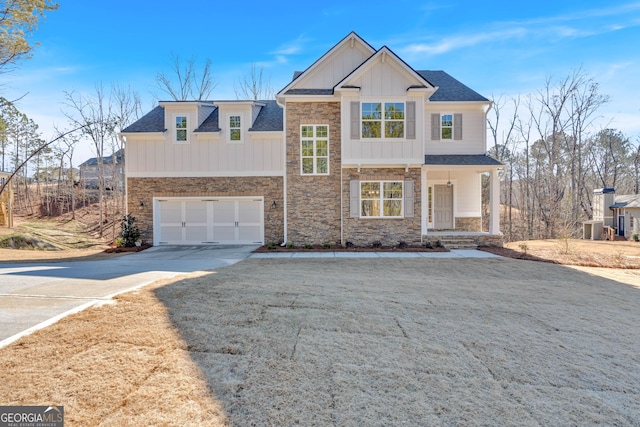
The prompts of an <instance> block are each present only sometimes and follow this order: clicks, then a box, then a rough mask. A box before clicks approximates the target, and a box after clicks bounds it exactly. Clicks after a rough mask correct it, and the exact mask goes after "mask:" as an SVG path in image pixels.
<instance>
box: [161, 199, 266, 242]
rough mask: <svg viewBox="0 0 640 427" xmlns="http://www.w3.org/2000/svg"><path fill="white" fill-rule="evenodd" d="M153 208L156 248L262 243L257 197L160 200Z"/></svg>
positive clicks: (261, 216)
mask: <svg viewBox="0 0 640 427" xmlns="http://www.w3.org/2000/svg"><path fill="white" fill-rule="evenodd" d="M154 207H155V210H154V212H155V214H154V223H155V226H154V230H155V231H154V234H155V236H156V238H155V244H157V245H185V244H192V245H193V244H196V245H199V244H263V243H264V221H263V218H264V208H263V201H262V199H261V198H260V199H258V198H234V199H225V198H210V199H178V198H166V199H164V198H163V199H157V200H156V203H155V204H154Z"/></svg>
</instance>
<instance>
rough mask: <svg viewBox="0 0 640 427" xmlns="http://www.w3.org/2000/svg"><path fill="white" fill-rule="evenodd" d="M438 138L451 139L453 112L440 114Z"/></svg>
mask: <svg viewBox="0 0 640 427" xmlns="http://www.w3.org/2000/svg"><path fill="white" fill-rule="evenodd" d="M440 133H441V135H440V139H453V114H442V115H441V116H440Z"/></svg>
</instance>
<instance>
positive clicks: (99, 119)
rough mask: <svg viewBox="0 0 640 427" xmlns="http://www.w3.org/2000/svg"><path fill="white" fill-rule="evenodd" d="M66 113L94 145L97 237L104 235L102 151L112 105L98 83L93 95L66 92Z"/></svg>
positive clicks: (109, 129)
mask: <svg viewBox="0 0 640 427" xmlns="http://www.w3.org/2000/svg"><path fill="white" fill-rule="evenodd" d="M65 100H66V106H67V111H66V112H65V115H66V116H67V118H68V119H69V121H70V123H72V124H73V125H74V126H76V127H80V126H82V127H83V130H82V132H83V134H84V135H85V136H86V137H88V138H89V139H90V140H91V142H93V145H94V148H95V151H96V158H97V161H98V203H99V206H100V224H99V226H98V230H99V235H100V237H103V234H104V223H105V218H104V211H105V179H104V149H105V145H106V144H107V143H108V142H109V141H110V140H111V139H112V137H113V132H114V129H115V126H116V118H115V115H114V113H113V105H112V102H111V99H110V97H108V96H107V95H106V94H105V91H104V88H103V87H102V85H101V84H97V85H96V87H95V94H94V95H93V96H88V95H82V94H79V93H75V92H65Z"/></svg>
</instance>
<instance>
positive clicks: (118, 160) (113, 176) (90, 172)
mask: <svg viewBox="0 0 640 427" xmlns="http://www.w3.org/2000/svg"><path fill="white" fill-rule="evenodd" d="M102 163H103V170H104V181H105V186H106V187H107V188H111V187H114V186H122V180H123V179H124V176H123V172H124V170H123V163H124V150H122V149H121V150H118V151H116V152H115V153H113V154H111V155H110V156H107V157H103V158H102ZM79 170H80V176H79V178H80V182H82V183H84V185H85V186H86V187H87V188H98V180H99V176H100V174H99V171H98V158H97V157H92V158H90V159H88V160H86V161H85V162H84V163H82V164H80V166H79Z"/></svg>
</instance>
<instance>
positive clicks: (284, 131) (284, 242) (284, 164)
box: [276, 98, 288, 247]
mask: <svg viewBox="0 0 640 427" xmlns="http://www.w3.org/2000/svg"><path fill="white" fill-rule="evenodd" d="M276 102H277V103H278V105H280V106H281V107H282V135H283V138H282V143H283V147H282V148H283V149H282V167H283V174H282V204H283V206H282V214H283V215H284V221H283V225H284V235H283V237H282V239H283V240H282V243H281V244H280V246H282V247H284V246H286V245H287V241H288V233H287V102H286V100H285V102H284V104H281V103H280V100H278V99H277V98H276Z"/></svg>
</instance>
